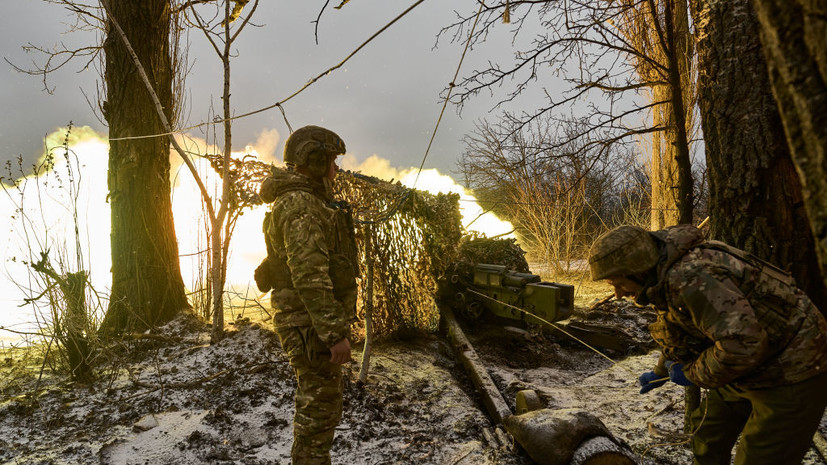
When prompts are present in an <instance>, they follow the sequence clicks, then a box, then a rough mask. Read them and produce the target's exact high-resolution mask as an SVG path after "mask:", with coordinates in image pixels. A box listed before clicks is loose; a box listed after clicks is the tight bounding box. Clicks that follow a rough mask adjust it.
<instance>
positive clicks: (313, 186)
mask: <svg viewBox="0 0 827 465" xmlns="http://www.w3.org/2000/svg"><path fill="white" fill-rule="evenodd" d="M343 153H345V144H344V142H343V141H342V139H341V138H339V136H337V135H336V134H335V133H333V132H332V131H329V130H327V129H324V128H320V127H317V126H306V127H303V128H301V129H298V130H296V131H295V132H294V133H293V134H292V135H291V136H290V137H289V138H288V139H287V142H286V143H285V146H284V162H285V164H287V166H288V169H287V170H276V169H274V170H273V173H272V175H271V176H270V177H269V178H268V179H267V180H266V181H265V182H263V183H262V187H261V191H260V196H261V198H262V200H264V201H265V202H268V203H269V202H274V203H273V208H272V211H271V212H270V213H268V215H267V216H266V217H265V220H264V236H265V243H266V245H267V258H266V259H265V260H264V262H263V263H262V264H261V265H260V266H259V267H258V269H256V283H257V284H258V286H259V288H260V289H261V290H262V291H263V292H266V291H267V290H270V289H272V293H271V296H270V300H271V304H272V306H273V310H274V316H273V322H274V324H275V327H276V332H277V333H278V336H279V339H280V340H281V345H282V348H283V349H284V351H285V352H286V353H287V355H288V357H289V359H290V365H291V366H292V367H293V370H294V372H295V375H296V381H297V387H296V394H295V406H296V412H295V416H294V417H293V448H292V451H291V455H292V459H293V464H296V465H299V464H314V465H315V464H329V463H330V446H331V444H332V443H333V435H334V432H335V428H336V425H338V424H339V421H340V420H341V417H342V366H341V365H342V364H343V363H346V362H348V361H350V359H351V353H350V342H349V341H348V337H349V335H350V325H351V323H352V322H353V321H354V320H355V310H356V308H355V307H356V272H357V270H358V267H357V262H356V248H355V241H354V234H353V222H352V217H351V216H350V210H349V209H348V208H347V207H346V205H345V204H343V203H337V202H334V200H333V197H332V193H331V184H332V181H333V179H334V178H335V176H336V171H337V169H338V166H336V157H337V156H338V155H341V154H343Z"/></svg>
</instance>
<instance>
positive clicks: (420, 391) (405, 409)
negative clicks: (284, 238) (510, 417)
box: [0, 316, 823, 465]
mask: <svg viewBox="0 0 827 465" xmlns="http://www.w3.org/2000/svg"><path fill="white" fill-rule="evenodd" d="M209 329H210V328H209V327H208V326H207V325H204V324H203V323H201V322H200V321H198V320H197V319H196V318H194V317H191V316H187V317H181V318H178V319H176V320H175V321H173V322H172V323H170V324H168V325H167V326H165V327H164V328H162V330H161V331H159V332H157V333H154V334H153V335H146V336H144V337H142V338H140V339H136V340H134V341H132V342H129V344H128V345H129V347H128V348H129V349H130V350H125V349H117V350H115V349H113V350H112V351H111V352H110V353H109V354H107V356H108V357H109V361H108V365H107V366H108V367H109V368H108V369H106V370H104V373H103V374H102V376H101V377H100V378H99V380H98V381H97V382H96V383H94V384H93V385H90V386H73V385H71V384H69V383H66V382H65V381H61V380H60V379H58V378H54V377H51V378H50V377H48V376H47V377H45V378H44V379H43V380H42V381H41V387H42V388H43V389H42V390H41V392H40V393H39V394H38V395H37V396H35V397H34V398H30V397H26V396H25V395H22V394H26V393H28V392H31V389H30V388H31V386H26V385H25V384H24V383H21V382H19V381H16V382H15V383H12V382H11V380H12V378H9V377H6V378H3V376H4V375H5V374H7V373H12V372H14V369H15V364H17V363H20V362H18V361H15V360H12V359H8V360H6V361H5V367H4V368H3V370H4V371H2V372H0V394H2V397H0V402H2V403H0V464H96V463H101V464H113V465H114V464H118V465H121V464H122V465H126V464H130V465H132V464H202V463H209V464H287V463H289V451H290V444H291V441H292V426H291V422H292V415H293V400H292V396H293V390H294V379H293V374H292V372H291V371H290V368H289V365H288V364H287V360H286V358H285V356H284V355H283V354H282V352H281V349H280V347H279V344H278V340H277V338H276V336H275V334H274V333H273V331H272V329H271V327H270V326H269V324H266V323H258V322H253V323H251V322H249V321H245V320H237V321H235V322H234V324H233V325H232V327H231V329H230V330H229V332H228V335H227V338H226V339H224V340H223V341H221V342H220V343H218V344H212V345H211V344H209ZM468 335H469V337H470V338H471V339H472V342H473V343H474V344H475V346H476V347H477V351H478V353H480V354H481V356H482V358H483V360H484V361H485V362H486V363H487V364H488V365H489V366H490V373H491V375H492V378H493V379H494V380H495V382H496V383H497V385H498V386H499V387H500V389H501V391H502V392H503V393H504V395H505V398H506V400H507V401H508V402H509V403H510V404H511V406H512V408H513V406H514V399H515V395H516V392H517V391H519V390H521V389H535V390H536V391H537V392H538V393H539V394H540V398H541V400H542V401H543V402H544V403H545V405H546V406H547V407H548V408H570V407H579V408H585V409H587V410H589V411H591V412H592V413H594V414H596V415H597V416H598V417H599V418H600V419H601V420H602V421H603V422H604V423H605V424H606V425H607V426H608V428H609V430H610V431H612V432H613V433H614V434H615V435H616V436H617V437H618V438H619V439H622V440H624V441H626V442H627V443H629V444H630V446H631V447H632V449H633V450H634V451H635V452H636V453H637V454H639V455H644V454H645V459H644V460H645V462H644V463H647V464H690V463H691V457H690V453H689V451H688V449H687V447H686V446H685V445H670V446H663V445H662V444H668V443H675V442H680V441H681V440H682V439H683V438H682V437H681V436H680V434H681V431H680V428H681V425H682V410H683V407H682V392H681V390H680V388H677V387H674V386H668V385H667V386H665V387H663V388H661V389H658V390H656V391H653V392H652V393H650V394H648V395H643V396H642V395H639V394H638V389H639V388H638V386H637V384H636V377H637V374H638V373H640V372H642V371H645V370H647V369H649V368H650V366H651V364H652V363H653V362H654V360H655V357H656V355H655V354H639V355H633V356H630V357H624V356H622V354H621V355H618V354H610V355H611V356H612V358H614V360H617V361H618V363H617V364H614V363H612V362H610V361H609V360H607V359H606V358H604V357H602V356H600V355H598V354H596V353H594V352H592V351H591V350H588V349H584V348H583V347H582V346H580V345H577V344H573V343H571V342H568V341H559V340H555V339H552V338H550V337H549V336H532V335H531V334H530V333H526V332H521V331H505V332H504V331H502V330H501V329H500V328H498V327H492V326H490V325H489V326H486V325H484V324H481V325H469V327H468ZM373 353H374V356H373V357H372V359H371V370H370V375H369V376H368V380H367V383H366V384H365V385H360V384H359V383H357V382H356V381H355V380H356V379H357V378H358V369H359V365H358V364H356V363H352V364H349V365H348V366H347V367H346V377H345V379H346V383H345V414H344V418H343V420H342V422H341V424H340V425H339V427H338V428H337V438H336V440H335V442H334V446H333V451H332V454H333V457H334V463H341V464H400V465H401V464H414V463H415V464H425V465H429V464H432V465H443V464H448V465H480V464H481V465H487V464H492V465H493V464H501V465H527V464H530V463H531V461H530V460H529V459H528V458H527V456H526V455H525V454H524V453H522V452H519V451H512V450H509V448H507V447H501V446H498V445H497V444H496V441H494V442H492V441H491V440H490V438H491V434H490V433H492V431H493V430H492V425H491V424H490V421H489V420H488V418H487V417H486V415H485V414H484V413H483V411H482V409H481V402H480V400H479V396H478V395H477V394H476V393H475V392H474V390H473V388H472V386H471V385H470V382H469V381H468V378H467V377H466V375H465V374H464V372H463V371H462V368H461V366H460V365H459V364H458V363H457V361H456V360H455V358H454V356H453V353H452V351H451V348H450V346H449V344H448V343H447V342H445V341H444V339H443V338H442V337H441V336H439V335H421V336H419V337H417V338H415V339H410V340H405V341H388V342H384V343H381V344H379V345H377V346H376V347H374V352H373ZM355 355H356V357H355V358H356V359H357V360H358V359H359V358H360V357H361V354H360V353H358V352H357V353H356V354H355ZM34 368H37V367H34ZM36 372H37V370H36V369H35V373H36ZM47 372H48V370H47ZM805 463H807V464H818V463H823V462H821V461H819V459H818V458H817V457H815V454H814V453H812V452H811V453H810V455H809V456H808V459H807V462H805Z"/></svg>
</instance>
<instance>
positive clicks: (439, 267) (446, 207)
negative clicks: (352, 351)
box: [211, 158, 462, 338]
mask: <svg viewBox="0 0 827 465" xmlns="http://www.w3.org/2000/svg"><path fill="white" fill-rule="evenodd" d="M211 160H212V162H213V166H214V167H215V168H216V170H217V171H218V172H221V171H220V167H221V161H220V160H219V159H217V158H213V159H211ZM271 169H281V168H275V167H271V165H268V164H266V163H263V162H261V161H258V160H255V159H249V158H248V159H244V160H233V161H232V166H231V169H230V173H231V177H232V179H235V180H236V182H234V183H233V184H232V188H233V197H234V198H235V200H234V201H235V202H237V205H250V204H253V205H256V204H258V205H260V204H261V203H262V201H261V199H259V198H258V188H259V186H260V184H261V182H262V181H264V179H265V178H266V177H267V176H268V175H269V173H270V170H271ZM336 191H337V192H336V197H337V198H340V199H343V200H346V201H347V202H348V203H350V204H351V205H352V207H353V212H354V219H355V222H356V241H357V244H358V246H359V252H360V271H361V278H360V282H359V302H360V303H359V305H358V316H359V319H360V323H358V324H357V325H358V328H356V329H357V331H356V333H357V335H363V334H364V333H363V331H364V323H363V322H364V317H365V315H364V312H365V305H364V302H365V301H366V296H367V289H366V283H367V281H368V280H367V265H368V262H367V260H368V259H370V260H372V261H373V280H372V281H373V286H372V287H373V312H372V315H373V328H374V336H375V337H377V338H382V337H388V336H393V335H398V334H400V333H404V332H409V331H423V330H425V331H433V330H435V329H436V328H437V326H438V323H439V311H438V310H437V308H436V303H435V293H436V281H437V279H438V278H439V277H440V276H442V275H444V274H445V273H446V271H447V270H448V267H449V266H450V265H451V264H452V263H453V262H454V261H455V259H456V257H457V247H458V245H459V243H460V240H461V238H462V225H461V215H460V213H459V196H458V195H456V194H447V195H443V194H438V195H432V194H429V193H426V192H422V191H418V190H411V189H408V188H407V187H404V186H402V185H401V184H399V183H396V184H392V183H389V182H386V181H382V180H380V179H378V178H373V177H369V176H364V175H361V174H358V173H351V172H346V171H345V172H339V174H338V176H337V178H336ZM368 234H369V235H370V238H371V245H372V247H371V249H372V252H371V254H370V257H366V254H365V249H366V247H365V246H366V239H367V237H368ZM251 272H252V271H251Z"/></svg>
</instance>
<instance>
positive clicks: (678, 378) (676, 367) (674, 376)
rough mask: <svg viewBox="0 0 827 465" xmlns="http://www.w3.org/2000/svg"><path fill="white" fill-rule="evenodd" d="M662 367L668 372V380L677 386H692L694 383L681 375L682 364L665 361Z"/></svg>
mask: <svg viewBox="0 0 827 465" xmlns="http://www.w3.org/2000/svg"><path fill="white" fill-rule="evenodd" d="M663 366H665V367H666V369H667V370H669V379H670V380H672V382H673V383H675V384H677V385H679V386H692V385H694V384H695V383H693V382H692V381H689V379H688V378H687V377H686V375H685V374H683V363H678V362H673V361H671V360H667V361H666V362H665V363H664V364H663Z"/></svg>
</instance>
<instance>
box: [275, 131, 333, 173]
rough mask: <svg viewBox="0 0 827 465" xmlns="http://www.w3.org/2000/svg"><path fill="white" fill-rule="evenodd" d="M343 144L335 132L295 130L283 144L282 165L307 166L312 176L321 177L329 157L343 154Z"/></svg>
mask: <svg viewBox="0 0 827 465" xmlns="http://www.w3.org/2000/svg"><path fill="white" fill-rule="evenodd" d="M345 151H346V149H345V143H344V141H343V140H342V138H341V137H339V136H338V135H337V134H336V133H335V132H333V131H331V130H329V129H325V128H322V127H319V126H305V127H303V128H299V129H296V131H294V132H293V134H291V135H290V137H288V138H287V142H285V144H284V163H285V164H287V165H292V166H307V167H308V168H309V169H310V172H311V173H312V174H313V175H319V176H321V175H323V174H324V172H325V171H326V170H327V166H328V163H329V158H330V157H331V156H336V155H341V154H343V153H345Z"/></svg>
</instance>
